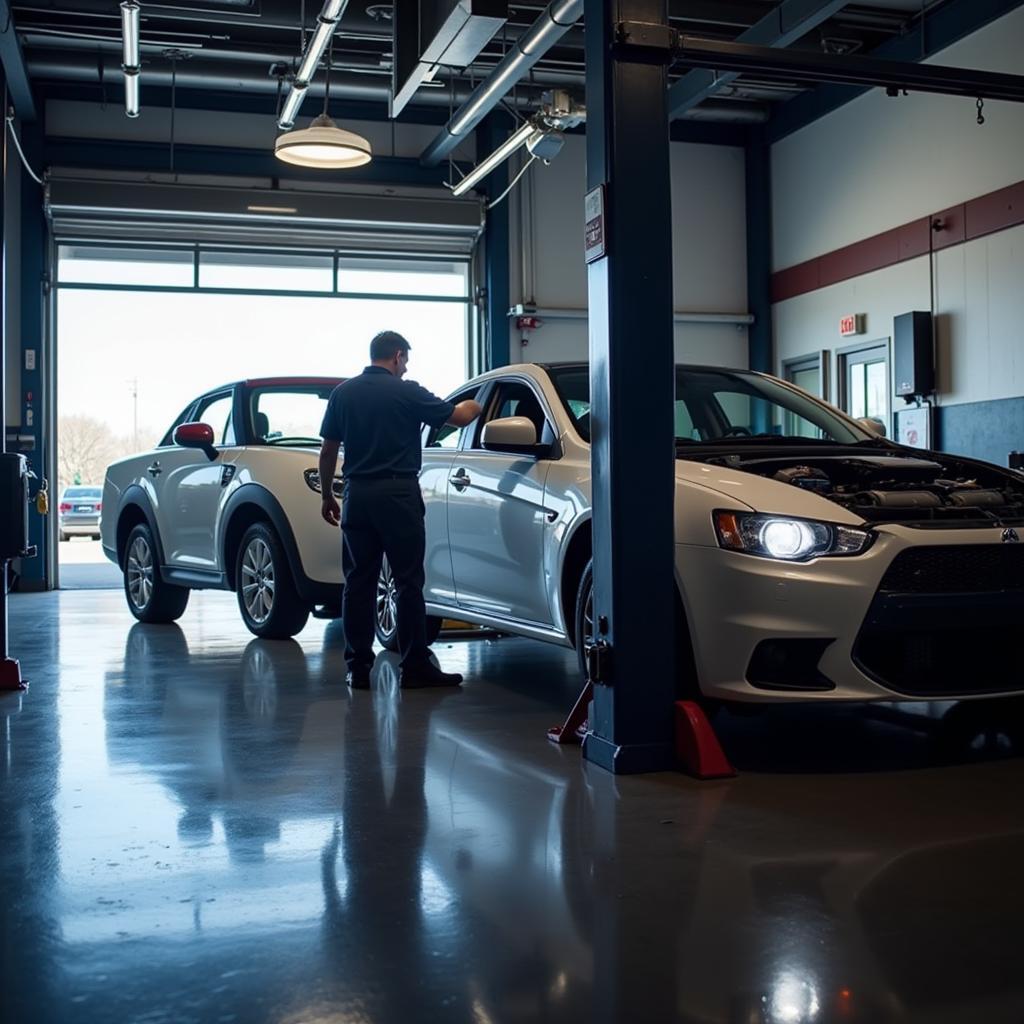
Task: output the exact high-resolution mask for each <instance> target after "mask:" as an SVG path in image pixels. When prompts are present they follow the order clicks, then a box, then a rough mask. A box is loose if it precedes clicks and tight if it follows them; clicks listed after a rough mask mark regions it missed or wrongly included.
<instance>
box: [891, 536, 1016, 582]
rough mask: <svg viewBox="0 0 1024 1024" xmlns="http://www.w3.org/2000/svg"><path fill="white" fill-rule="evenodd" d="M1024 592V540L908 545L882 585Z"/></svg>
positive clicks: (893, 564)
mask: <svg viewBox="0 0 1024 1024" xmlns="http://www.w3.org/2000/svg"><path fill="white" fill-rule="evenodd" d="M1007 590H1019V591H1021V592H1022V593H1024V544H964V545H957V546H950V547H919V548H909V549H908V550H906V551H903V552H901V553H900V554H898V555H897V556H896V557H895V558H894V559H893V562H892V565H890V566H889V571H888V572H887V573H886V574H885V576H884V578H883V579H882V583H881V586H880V587H879V591H880V593H883V594H984V593H997V592H1000V591H1007Z"/></svg>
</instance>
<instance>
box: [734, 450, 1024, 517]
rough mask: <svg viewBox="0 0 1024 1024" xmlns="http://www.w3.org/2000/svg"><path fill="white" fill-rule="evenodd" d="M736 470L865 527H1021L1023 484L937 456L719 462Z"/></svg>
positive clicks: (1011, 477)
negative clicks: (825, 503)
mask: <svg viewBox="0 0 1024 1024" xmlns="http://www.w3.org/2000/svg"><path fill="white" fill-rule="evenodd" d="M721 461H722V462H724V463H727V464H728V465H731V466H733V467H734V468H736V469H742V470H744V471H745V472H748V473H751V472H752V473H757V474H759V475H760V476H764V477H768V478H770V479H773V480H778V481H779V482H780V483H785V484H790V485H791V486H793V487H800V488H802V489H804V490H807V491H811V492H813V493H814V494H818V495H820V496H821V497H823V498H827V499H828V500H829V501H834V502H836V504H838V505H842V506H843V507H844V508H847V509H849V510H850V511H851V512H854V513H855V514H856V515H859V516H861V517H862V518H863V519H865V520H867V521H868V522H907V523H912V524H915V525H922V526H923V525H932V524H934V525H936V526H938V525H941V524H942V523H944V522H949V523H950V525H954V524H956V523H961V524H965V525H966V524H968V523H971V522H976V523H977V524H978V525H982V524H985V525H995V524H997V523H1007V524H1018V523H1020V524H1024V477H1020V478H1019V479H1018V477H1017V475H1016V474H1013V473H1011V472H1009V471H1007V470H1001V469H1000V468H999V467H997V466H989V465H987V464H985V463H980V462H974V461H972V460H967V459H958V458H956V457H955V456H949V457H946V456H943V457H941V461H940V460H939V459H938V458H936V459H922V458H914V457H910V456H901V455H887V454H886V455H864V456H857V455H848V456H839V455H833V456H824V457H820V458H807V459H806V460H802V461H800V462H799V463H796V462H795V461H794V460H793V459H791V458H790V459H786V458H785V457H781V458H780V457H777V456H776V457H762V458H756V457H755V458H742V457H737V456H729V457H727V458H726V459H722V460H721Z"/></svg>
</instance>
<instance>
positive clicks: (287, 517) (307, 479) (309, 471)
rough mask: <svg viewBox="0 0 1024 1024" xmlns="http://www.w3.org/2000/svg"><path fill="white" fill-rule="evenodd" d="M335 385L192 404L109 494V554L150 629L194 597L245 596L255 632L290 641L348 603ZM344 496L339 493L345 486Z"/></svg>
mask: <svg viewBox="0 0 1024 1024" xmlns="http://www.w3.org/2000/svg"><path fill="white" fill-rule="evenodd" d="M340 383H341V380H340V379H339V378H329V377H312V378H297V377H280V378H278V377H275V378H261V379H258V380H245V381H240V382H238V383H236V384H228V385H225V386H224V387H220V388H216V389H214V390H213V391H209V392H207V393H206V394H204V395H201V396H200V397H199V398H197V399H195V400H194V401H193V402H191V403H190V404H189V405H188V406H187V407H186V408H185V409H184V410H183V411H182V413H181V415H180V416H179V417H178V419H177V420H176V421H175V423H174V424H173V426H172V427H171V428H170V430H168V431H167V434H166V435H165V436H164V438H163V440H162V441H161V442H160V444H159V445H157V446H156V448H154V449H153V450H152V451H148V452H144V453H142V454H141V455H134V456H132V457H130V458H127V459H123V460H122V461H120V462H115V463H114V464H113V465H112V466H110V467H109V468H108V469H107V476H106V481H105V483H104V486H103V522H102V542H103V550H104V553H105V554H106V555H107V557H108V558H110V559H111V561H114V562H116V563H117V565H118V566H119V567H120V568H121V569H122V571H123V572H124V590H125V597H126V598H127V601H128V607H129V609H130V610H131V612H132V614H133V615H134V616H135V617H136V618H137V619H139V620H140V621H142V622H172V621H173V620H175V619H177V618H178V617H179V616H180V615H181V614H182V613H183V612H184V611H185V606H186V605H187V604H188V598H189V593H190V591H192V590H202V589H207V588H211V589H220V590H234V591H236V592H237V594H238V607H239V610H240V612H241V614H242V620H243V622H244V623H245V625H246V626H247V627H248V628H249V630H250V631H251V632H252V633H254V634H256V636H261V637H278V638H280V637H289V636H293V635H294V634H295V633H298V632H299V630H301V629H302V627H303V626H304V625H305V624H306V620H307V619H308V617H309V614H310V612H311V611H312V610H313V609H314V608H315V607H317V606H321V608H322V609H324V612H323V613H324V614H331V613H332V612H333V611H336V609H337V607H338V606H339V605H340V601H341V551H340V548H339V544H338V531H337V529H336V528H332V527H330V526H328V525H327V524H326V523H325V522H324V521H323V520H322V519H321V518H320V501H319V493H320V479H319V474H318V473H317V470H316V463H317V453H318V452H319V449H320V436H319V433H320V422H321V420H322V419H323V413H324V409H325V407H326V405H327V399H328V398H329V397H330V394H331V391H333V390H334V388H335V387H336V386H337V385H338V384H340ZM335 486H337V484H336V485H335Z"/></svg>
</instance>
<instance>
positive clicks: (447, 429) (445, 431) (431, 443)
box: [423, 387, 480, 451]
mask: <svg viewBox="0 0 1024 1024" xmlns="http://www.w3.org/2000/svg"><path fill="white" fill-rule="evenodd" d="M479 391H480V389H479V388H478V387H475V388H467V389H466V390H465V391H460V392H459V393H458V394H457V395H453V396H452V398H451V401H452V403H453V404H454V405H458V404H459V402H465V401H467V400H468V399H470V398H476V396H477V394H478V393H479ZM468 429H469V428H468V427H454V426H452V425H451V424H450V423H442V424H441V426H439V427H431V428H430V429H429V430H428V431H427V432H426V441H425V443H424V445H423V447H424V448H448V449H451V450H452V451H454V450H455V449H456V448H458V447H459V440H460V438H461V437H462V432H463V431H464V430H468Z"/></svg>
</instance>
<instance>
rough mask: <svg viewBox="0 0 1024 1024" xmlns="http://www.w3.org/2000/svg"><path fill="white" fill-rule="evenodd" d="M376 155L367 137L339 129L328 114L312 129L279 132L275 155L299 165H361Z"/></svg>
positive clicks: (325, 166)
mask: <svg viewBox="0 0 1024 1024" xmlns="http://www.w3.org/2000/svg"><path fill="white" fill-rule="evenodd" d="M372 155H373V154H372V151H371V149H370V143H369V142H367V140H366V139H364V138H363V137H362V136H361V135H356V134H355V132H347V131H345V130H344V129H343V128H339V127H338V126H337V125H336V124H335V123H334V122H333V121H332V120H331V119H330V118H329V117H328V116H327V115H326V114H321V115H320V116H319V117H317V118H315V119H314V120H313V122H312V124H310V126H309V127H308V128H303V129H301V130H296V131H290V132H285V133H284V135H279V136H278V137H277V141H276V142H275V143H274V156H276V157H277V158H278V160H283V161H284V162H285V163H286V164H295V165H297V166H298V167H320V168H332V167H361V166H362V165H363V164H368V163H369V162H370V158H371V157H372Z"/></svg>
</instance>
